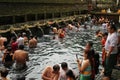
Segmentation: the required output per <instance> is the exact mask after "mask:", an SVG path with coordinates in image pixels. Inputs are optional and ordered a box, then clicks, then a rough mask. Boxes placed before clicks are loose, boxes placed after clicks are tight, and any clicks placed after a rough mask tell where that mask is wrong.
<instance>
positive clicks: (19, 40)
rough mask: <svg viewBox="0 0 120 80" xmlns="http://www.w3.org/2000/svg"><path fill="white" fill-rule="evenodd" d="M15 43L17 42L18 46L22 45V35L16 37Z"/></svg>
mask: <svg viewBox="0 0 120 80" xmlns="http://www.w3.org/2000/svg"><path fill="white" fill-rule="evenodd" d="M17 43H18V46H20V45H24V38H23V37H19V38H18V39H17Z"/></svg>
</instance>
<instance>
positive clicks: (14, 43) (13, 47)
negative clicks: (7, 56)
mask: <svg viewBox="0 0 120 80" xmlns="http://www.w3.org/2000/svg"><path fill="white" fill-rule="evenodd" d="M11 47H12V52H14V51H16V50H17V49H18V43H17V42H13V43H12V44H11Z"/></svg>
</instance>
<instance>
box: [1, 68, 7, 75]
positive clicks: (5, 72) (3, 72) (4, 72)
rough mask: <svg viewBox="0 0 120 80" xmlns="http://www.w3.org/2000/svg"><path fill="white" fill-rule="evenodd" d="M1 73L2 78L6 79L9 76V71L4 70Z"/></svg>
mask: <svg viewBox="0 0 120 80" xmlns="http://www.w3.org/2000/svg"><path fill="white" fill-rule="evenodd" d="M0 73H1V77H6V76H7V75H8V70H7V69H6V68H2V69H1V71H0Z"/></svg>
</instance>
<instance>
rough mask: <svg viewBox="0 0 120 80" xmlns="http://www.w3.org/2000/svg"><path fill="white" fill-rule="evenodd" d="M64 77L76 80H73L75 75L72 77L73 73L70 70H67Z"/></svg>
mask: <svg viewBox="0 0 120 80" xmlns="http://www.w3.org/2000/svg"><path fill="white" fill-rule="evenodd" d="M66 76H67V77H70V78H72V79H73V80H76V79H75V75H74V73H73V71H72V70H68V71H67V72H66Z"/></svg>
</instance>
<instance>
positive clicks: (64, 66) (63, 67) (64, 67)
mask: <svg viewBox="0 0 120 80" xmlns="http://www.w3.org/2000/svg"><path fill="white" fill-rule="evenodd" d="M61 67H62V69H63V70H64V71H66V70H67V69H68V64H67V63H66V62H62V63H61Z"/></svg>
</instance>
